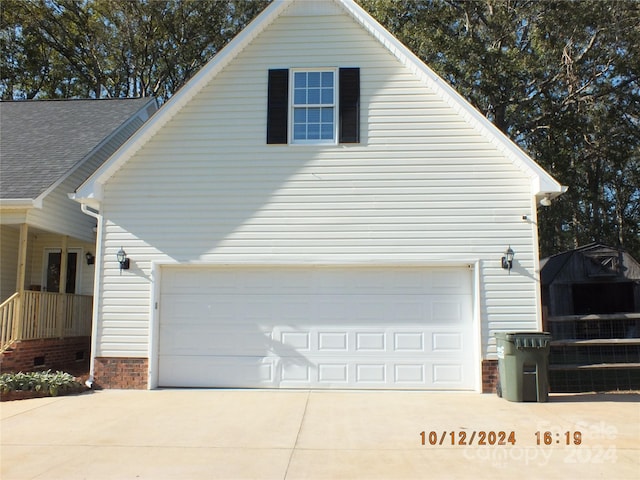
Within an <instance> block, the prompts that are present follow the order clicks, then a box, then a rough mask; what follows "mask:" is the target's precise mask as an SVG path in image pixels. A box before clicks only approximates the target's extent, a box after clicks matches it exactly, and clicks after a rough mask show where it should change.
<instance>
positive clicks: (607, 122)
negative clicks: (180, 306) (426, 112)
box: [0, 0, 640, 258]
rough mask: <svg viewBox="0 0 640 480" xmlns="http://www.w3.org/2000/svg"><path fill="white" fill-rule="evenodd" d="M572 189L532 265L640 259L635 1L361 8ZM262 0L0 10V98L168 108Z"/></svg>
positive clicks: (393, 2)
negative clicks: (586, 254)
mask: <svg viewBox="0 0 640 480" xmlns="http://www.w3.org/2000/svg"><path fill="white" fill-rule="evenodd" d="M359 1H360V3H361V4H362V6H363V7H364V8H365V9H366V10H368V11H369V12H370V13H371V14H372V15H373V16H374V17H375V18H376V19H377V20H378V21H379V22H380V23H382V24H383V25H384V26H385V27H386V28H387V29H389V30H390V31H391V32H392V33H393V34H394V35H396V36H397V37H398V38H399V39H400V40H401V41H402V42H403V43H405V44H406V45H407V46H408V47H409V48H410V49H411V50H412V51H413V52H414V53H415V54H416V55H418V57H420V58H421V59H422V60H423V61H425V63H427V65H429V66H430V67H431V68H433V69H434V70H435V71H436V72H437V73H438V74H439V75H440V76H442V77H443V78H444V79H445V80H446V81H448V82H449V83H451V84H452V85H453V86H454V87H455V88H456V90H457V91H458V92H460V93H461V94H462V95H463V96H464V97H465V98H466V99H468V100H469V101H470V102H471V103H472V104H473V105H474V106H475V107H476V108H477V109H478V110H479V111H481V112H482V113H483V114H484V115H485V116H486V117H487V118H489V119H490V120H491V121H492V122H494V123H495V125H496V126H497V127H498V128H500V129H501V130H502V131H504V132H505V133H506V134H507V135H508V136H509V137H510V138H512V139H513V140H514V141H515V142H516V143H518V144H519V145H520V146H521V147H522V148H523V149H524V150H525V151H527V152H528V153H529V155H530V156H531V157H532V158H534V159H535V160H536V161H537V162H538V163H540V164H541V165H542V166H543V167H544V168H545V169H546V170H547V171H549V172H550V173H551V174H552V175H553V176H554V177H555V178H556V179H557V180H558V181H559V182H561V183H562V184H564V185H567V186H569V191H568V192H567V193H566V194H564V195H563V196H561V197H560V198H559V199H558V200H557V201H555V202H554V203H553V205H552V206H551V207H548V208H543V209H540V214H539V222H538V225H539V238H540V251H541V256H547V255H551V254H554V253H558V252H561V251H564V250H567V249H571V248H574V247H576V246H578V245H583V244H586V243H590V242H593V241H599V242H603V243H607V244H610V245H614V246H616V245H621V246H623V247H626V248H627V250H628V251H629V252H630V253H631V254H632V255H634V256H635V257H636V258H640V50H639V49H638V45H640V2H638V1H632V0H582V1H580V2H577V1H557V0H359ZM268 3H269V0H225V1H222V0H219V1H214V0H133V1H132V0H82V1H77V0H2V8H0V49H1V51H2V57H1V58H0V97H1V98H3V99H20V98H72V97H89V98H92V97H93V98H102V97H132V96H133V97H138V96H150V95H154V96H156V97H157V98H159V99H160V101H161V102H162V101H164V100H166V99H168V98H169V97H171V96H172V95H173V94H174V93H175V92H176V91H177V90H178V89H179V88H180V87H181V86H182V85H184V83H186V81H187V80H188V79H189V78H190V77H191V76H192V75H193V74H194V73H195V72H197V71H198V70H199V69H200V68H201V67H202V66H203V65H204V64H205V63H206V62H207V61H208V60H210V59H211V58H212V57H213V56H214V55H215V54H216V53H217V52H218V51H219V50H220V49H221V48H222V47H224V46H225V45H226V44H227V43H228V42H229V41H230V40H231V39H232V38H233V37H234V36H235V35H236V34H237V33H238V32H239V31H240V30H241V29H242V28H243V27H244V26H246V25H247V24H248V23H249V21H250V20H252V19H253V18H254V16H255V15H257V13H259V12H260V11H261V10H262V9H263V8H264V7H265V6H266V5H267V4H268Z"/></svg>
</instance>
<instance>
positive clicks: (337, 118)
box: [267, 68, 360, 145]
mask: <svg viewBox="0 0 640 480" xmlns="http://www.w3.org/2000/svg"><path fill="white" fill-rule="evenodd" d="M336 139H337V140H336ZM337 142H339V143H360V69H359V68H340V69H330V68H326V69H304V70H303V69H295V70H294V69H292V70H291V71H290V70H289V69H278V70H269V87H268V105H267V143H268V144H287V143H294V144H312V145H317V144H335V143H337Z"/></svg>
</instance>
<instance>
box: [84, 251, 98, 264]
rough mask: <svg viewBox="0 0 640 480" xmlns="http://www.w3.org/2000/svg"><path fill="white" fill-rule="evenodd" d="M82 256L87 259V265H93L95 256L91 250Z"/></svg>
mask: <svg viewBox="0 0 640 480" xmlns="http://www.w3.org/2000/svg"><path fill="white" fill-rule="evenodd" d="M84 258H86V259H87V265H93V264H94V263H96V257H95V256H94V255H93V253H91V252H87V253H85V254H84Z"/></svg>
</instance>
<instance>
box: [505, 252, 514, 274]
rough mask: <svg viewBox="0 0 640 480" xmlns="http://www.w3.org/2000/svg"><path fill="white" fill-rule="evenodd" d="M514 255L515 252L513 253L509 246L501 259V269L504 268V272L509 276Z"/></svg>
mask: <svg viewBox="0 0 640 480" xmlns="http://www.w3.org/2000/svg"><path fill="white" fill-rule="evenodd" d="M514 255H515V252H514V251H513V249H512V248H511V246H509V248H507V251H506V252H504V257H502V268H504V269H505V270H509V275H511V269H512V268H513V256H514Z"/></svg>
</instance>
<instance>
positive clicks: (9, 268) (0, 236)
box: [0, 225, 20, 303]
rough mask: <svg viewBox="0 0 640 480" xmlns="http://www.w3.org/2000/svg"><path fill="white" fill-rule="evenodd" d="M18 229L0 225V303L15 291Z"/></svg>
mask: <svg viewBox="0 0 640 480" xmlns="http://www.w3.org/2000/svg"><path fill="white" fill-rule="evenodd" d="M19 240H20V229H19V228H16V227H10V226H8V225H2V226H0V265H2V268H0V303H2V302H4V301H5V300H6V299H7V298H9V297H10V296H11V295H13V294H14V293H15V292H16V275H17V272H18V244H19Z"/></svg>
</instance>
